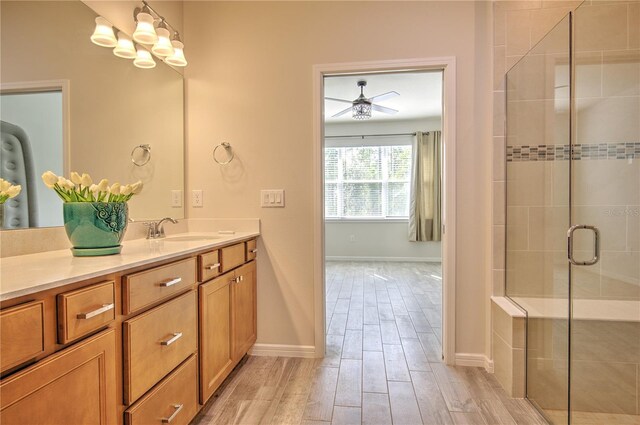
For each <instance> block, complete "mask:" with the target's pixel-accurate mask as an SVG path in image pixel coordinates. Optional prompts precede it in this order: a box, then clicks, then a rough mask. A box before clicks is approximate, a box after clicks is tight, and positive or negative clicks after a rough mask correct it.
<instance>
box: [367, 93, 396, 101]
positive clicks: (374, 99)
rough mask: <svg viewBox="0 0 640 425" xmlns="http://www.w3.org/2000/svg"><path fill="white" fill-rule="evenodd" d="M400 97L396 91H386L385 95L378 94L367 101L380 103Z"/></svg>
mask: <svg viewBox="0 0 640 425" xmlns="http://www.w3.org/2000/svg"><path fill="white" fill-rule="evenodd" d="M396 96H400V93H398V92H397V91H388V92H386V93H382V94H379V95H377V96H373V97H372V98H371V99H369V100H370V101H372V102H380V101H381V100H387V99H391V98H392V97H396Z"/></svg>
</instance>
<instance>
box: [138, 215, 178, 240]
mask: <svg viewBox="0 0 640 425" xmlns="http://www.w3.org/2000/svg"><path fill="white" fill-rule="evenodd" d="M165 221H170V222H172V223H173V224H177V223H178V220H175V219H173V218H171V217H165V218H163V219H162V220H158V221H150V222H148V223H144V225H145V226H147V239H160V238H164V237H165V234H164V222H165Z"/></svg>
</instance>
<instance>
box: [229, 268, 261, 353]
mask: <svg viewBox="0 0 640 425" xmlns="http://www.w3.org/2000/svg"><path fill="white" fill-rule="evenodd" d="M256 283H257V282H256V262H255V261H251V262H249V263H247V264H245V265H244V266H242V267H240V268H238V269H237V270H236V271H235V280H234V283H233V284H231V352H232V356H233V359H234V361H235V362H237V361H239V360H240V359H241V358H242V356H244V355H245V354H246V353H247V351H249V348H251V346H252V345H253V344H254V343H255V342H256V336H257V332H258V323H257V285H256Z"/></svg>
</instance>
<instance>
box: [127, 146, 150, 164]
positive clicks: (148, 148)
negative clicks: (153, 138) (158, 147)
mask: <svg viewBox="0 0 640 425" xmlns="http://www.w3.org/2000/svg"><path fill="white" fill-rule="evenodd" d="M138 149H141V150H142V151H143V152H144V154H143V155H144V156H146V159H145V160H142V161H136V159H135V157H134V155H135V153H136V151H137V150H138ZM149 161H151V145H138V146H136V147H135V148H133V150H132V151H131V162H133V164H134V165H136V166H138V167H142V166H143V165H146V164H147V163H148V162H149Z"/></svg>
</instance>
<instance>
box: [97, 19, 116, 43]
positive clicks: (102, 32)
mask: <svg viewBox="0 0 640 425" xmlns="http://www.w3.org/2000/svg"><path fill="white" fill-rule="evenodd" d="M91 41H92V42H93V43H94V44H97V45H98V46H102V47H115V45H116V44H117V43H118V41H117V40H116V36H115V34H114V33H113V25H111V22H109V21H107V20H106V19H105V18H103V17H102V16H98V17H97V18H96V28H95V29H94V30H93V34H92V35H91Z"/></svg>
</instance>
